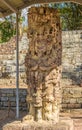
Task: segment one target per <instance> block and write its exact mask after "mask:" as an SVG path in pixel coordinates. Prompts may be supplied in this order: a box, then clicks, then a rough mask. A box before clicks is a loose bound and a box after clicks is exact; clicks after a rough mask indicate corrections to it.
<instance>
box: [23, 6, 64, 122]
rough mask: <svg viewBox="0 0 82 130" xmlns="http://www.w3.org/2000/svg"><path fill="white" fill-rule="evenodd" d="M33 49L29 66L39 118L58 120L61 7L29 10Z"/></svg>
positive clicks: (32, 99)
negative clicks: (59, 11) (58, 10)
mask: <svg viewBox="0 0 82 130" xmlns="http://www.w3.org/2000/svg"><path fill="white" fill-rule="evenodd" d="M27 34H28V38H29V49H28V53H27V55H26V60H25V65H26V74H27V84H28V86H29V87H28V91H29V96H28V97H27V102H28V103H29V104H30V110H29V114H31V115H33V116H34V119H35V120H37V121H38V120H42V119H43V120H50V121H52V120H54V121H55V122H58V119H59V111H60V103H61V87H60V78H61V54H62V45H61V27H60V18H59V14H58V12H57V10H54V9H52V8H48V7H47V8H46V7H39V8H37V7H32V8H30V9H29V13H28V33H27Z"/></svg>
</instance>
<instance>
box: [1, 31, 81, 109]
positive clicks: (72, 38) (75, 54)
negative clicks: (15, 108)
mask: <svg viewBox="0 0 82 130" xmlns="http://www.w3.org/2000/svg"><path fill="white" fill-rule="evenodd" d="M28 43H29V41H28V39H27V34H24V35H23V37H22V39H21V40H20V43H19V46H20V54H19V57H20V58H19V62H20V88H27V85H26V75H25V66H24V59H25V55H26V53H27V50H26V48H27V46H28ZM14 44H15V41H14ZM10 45H12V42H10ZM3 46H5V47H3V48H4V49H2V46H1V45H0V95H1V88H13V87H14V88H15V84H16V83H15V77H16V61H15V57H16V56H15V53H16V50H15V49H16V48H14V49H12V48H13V47H12V48H11V50H14V52H13V53H12V54H11V53H10V52H9V50H8V49H6V46H7V43H6V44H3ZM5 49H6V50H5ZM62 49H63V52H62V64H63V73H62V82H61V83H62V84H61V85H62V87H63V94H62V97H63V100H62V105H63V108H64V109H74V108H78V109H79V108H82V88H81V86H82V81H81V80H82V31H65V32H62ZM2 50H5V51H2ZM4 52H5V53H6V54H4ZM7 52H8V54H7ZM5 91H6V90H5ZM9 92H10V93H12V92H11V89H10V91H9ZM21 96H22V94H21ZM2 97H6V96H4V94H3V96H2ZM11 97H12V96H11ZM22 97H23V96H22ZM0 101H1V96H0ZM1 102H2V101H1ZM1 104H2V103H0V109H2V105H1Z"/></svg>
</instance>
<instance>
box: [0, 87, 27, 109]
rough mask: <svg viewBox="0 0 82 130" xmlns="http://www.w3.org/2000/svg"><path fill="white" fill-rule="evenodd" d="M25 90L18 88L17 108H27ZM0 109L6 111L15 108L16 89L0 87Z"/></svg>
mask: <svg viewBox="0 0 82 130" xmlns="http://www.w3.org/2000/svg"><path fill="white" fill-rule="evenodd" d="M26 96H27V91H26V89H20V90H19V109H20V110H28V107H27V103H26ZM0 109H6V110H8V111H10V110H15V109H16V89H14V88H13V89H12V88H11V89H9V88H5V89H0Z"/></svg>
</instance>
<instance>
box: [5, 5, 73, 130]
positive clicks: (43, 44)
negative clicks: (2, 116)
mask: <svg viewBox="0 0 82 130" xmlns="http://www.w3.org/2000/svg"><path fill="white" fill-rule="evenodd" d="M28 38H29V49H28V53H27V55H26V58H25V65H26V74H27V84H28V90H29V95H28V96H27V103H29V115H27V116H25V117H24V118H23V119H22V121H17V122H16V121H15V122H12V123H9V124H7V125H5V126H4V127H3V130H74V125H73V124H74V123H73V120H72V119H70V118H64V117H63V118H62V117H60V118H59V111H60V106H61V105H60V104H61V87H60V79H61V56H62V54H61V53H62V46H61V28H60V18H59V14H58V12H57V10H54V9H52V8H48V7H39V8H37V7H32V8H30V9H29V14H28Z"/></svg>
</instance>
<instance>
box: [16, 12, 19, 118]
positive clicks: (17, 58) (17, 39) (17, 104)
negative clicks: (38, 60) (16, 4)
mask: <svg viewBox="0 0 82 130" xmlns="http://www.w3.org/2000/svg"><path fill="white" fill-rule="evenodd" d="M16 118H19V27H18V13H16Z"/></svg>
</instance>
